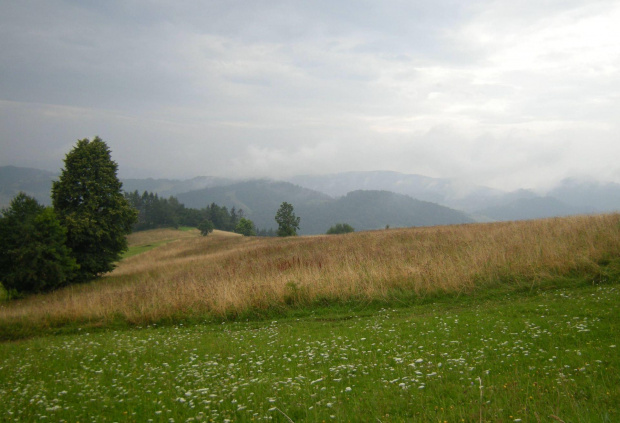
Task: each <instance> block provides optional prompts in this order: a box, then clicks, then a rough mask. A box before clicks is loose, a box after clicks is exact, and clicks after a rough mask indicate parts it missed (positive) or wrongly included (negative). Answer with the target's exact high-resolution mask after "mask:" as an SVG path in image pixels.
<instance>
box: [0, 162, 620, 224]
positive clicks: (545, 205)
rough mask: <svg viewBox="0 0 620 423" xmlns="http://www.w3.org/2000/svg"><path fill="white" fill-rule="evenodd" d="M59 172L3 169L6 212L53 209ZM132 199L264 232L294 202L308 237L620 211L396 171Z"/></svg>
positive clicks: (617, 191) (560, 188) (608, 190)
mask: <svg viewBox="0 0 620 423" xmlns="http://www.w3.org/2000/svg"><path fill="white" fill-rule="evenodd" d="M56 177H57V175H56V174H55V173H53V172H49V171H43V170H38V169H30V168H20V167H14V166H4V167H0V205H1V206H6V205H8V204H9V202H10V200H11V198H12V197H13V196H15V195H16V194H17V193H18V192H19V191H24V192H26V193H27V194H29V195H32V196H34V197H35V198H37V199H38V200H39V201H40V202H41V203H43V204H50V189H51V182H52V180H54V179H55V178H56ZM122 182H123V189H124V190H125V191H126V192H133V191H135V190H137V191H139V192H140V193H142V192H143V191H149V192H154V193H157V194H159V196H161V197H166V198H167V197H169V196H175V197H177V198H178V199H179V201H180V202H181V203H182V204H185V205H186V207H191V208H203V207H205V206H207V205H208V204H211V203H216V204H218V205H220V206H226V207H228V208H232V207H235V208H236V209H237V210H239V209H242V210H243V211H244V213H246V215H247V216H248V217H249V218H250V219H252V220H253V221H254V222H255V224H256V225H257V226H258V227H259V228H261V229H268V228H270V227H273V226H274V225H275V223H274V221H273V216H274V215H275V212H276V210H277V208H278V206H279V205H280V204H281V203H282V202H283V201H287V202H289V203H291V204H293V205H294V207H295V210H296V212H297V214H298V215H299V216H302V229H301V232H302V233H305V234H310V233H324V232H325V230H326V229H327V228H329V226H330V225H333V224H335V223H341V222H346V223H349V224H351V225H353V226H354V227H355V228H356V229H357V230H364V229H378V228H381V227H385V225H390V226H392V227H398V226H430V225H439V224H453V223H468V222H474V221H502V220H523V219H535V218H544V217H553V216H565V215H571V214H580V213H599V212H611V211H618V210H620V184H616V183H601V182H595V181H588V180H580V179H565V180H563V181H562V182H561V183H560V184H559V185H557V186H555V187H554V188H552V189H551V190H549V191H547V192H540V193H536V192H533V191H531V190H516V191H511V192H505V191H501V190H497V189H492V188H488V187H484V186H477V185H468V184H464V183H461V182H459V181H455V180H450V179H441V178H431V177H426V176H422V175H412V174H403V173H398V172H389V171H371V172H346V173H336V174H331V175H320V176H316V175H313V176H303V175H300V176H295V177H292V178H289V179H288V180H287V181H274V180H268V179H251V180H244V181H240V180H234V179H227V178H218V177H210V176H200V177H195V178H192V179H186V180H173V179H152V178H148V179H124V180H122Z"/></svg>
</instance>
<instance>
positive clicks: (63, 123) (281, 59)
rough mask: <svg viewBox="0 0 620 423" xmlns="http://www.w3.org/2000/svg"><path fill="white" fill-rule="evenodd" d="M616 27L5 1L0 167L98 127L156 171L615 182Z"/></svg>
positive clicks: (559, 15)
mask: <svg viewBox="0 0 620 423" xmlns="http://www.w3.org/2000/svg"><path fill="white" fill-rule="evenodd" d="M35 7H36V8H37V9H38V10H39V11H40V12H41V13H37V14H33V13H31V11H32V9H33V8H35ZM43 12H45V13H43ZM618 21H620V5H618V4H617V2H615V1H585V0H583V1H582V0H571V1H568V2H567V1H552V0H546V1H540V0H538V1H536V2H534V1H531V0H524V1H523V2H506V1H499V0H497V1H493V0H481V1H476V2H456V1H451V0H445V1H440V2H413V3H412V2H396V1H394V2H391V1H388V2H382V3H376V4H374V3H369V4H366V7H364V8H360V7H358V4H357V3H353V2H351V3H349V2H336V3H334V2H315V3H308V4H296V3H287V2H273V3H270V4H269V5H267V4H258V3H253V2H244V1H242V2H239V3H235V4H234V5H231V4H228V3H216V2H198V1H196V2H167V1H160V2H158V3H156V4H155V5H153V6H152V7H150V8H145V7H144V5H143V4H142V3H141V2H132V1H129V2H124V3H122V4H117V3H101V4H97V5H87V4H81V3H69V2H64V1H62V0H55V1H52V2H47V1H31V2H19V3H11V2H8V3H7V2H5V3H3V4H2V5H0V35H1V36H0V48H1V49H2V51H3V56H2V57H1V58H0V72H2V75H3V78H0V93H1V94H0V109H1V110H2V116H0V140H1V141H0V147H1V148H2V152H3V154H2V158H1V159H0V165H4V164H15V165H37V166H41V167H47V168H58V167H60V166H61V160H62V157H63V156H64V154H65V153H66V152H67V151H68V149H69V148H70V145H72V144H73V143H74V142H75V140H76V139H78V138H83V137H87V136H92V135H95V134H98V135H101V136H102V137H103V138H104V139H105V140H106V141H108V142H109V143H110V144H111V145H112V147H113V148H112V149H113V153H114V154H115V155H116V156H115V158H116V160H117V161H118V162H119V164H120V165H121V172H123V169H128V170H127V171H126V172H129V169H134V170H135V171H136V172H137V171H138V170H139V172H140V174H142V175H144V174H150V175H152V176H166V177H172V176H177V177H188V176H195V175H199V174H216V175H222V176H256V177H276V176H288V175H291V174H293V173H326V172H338V171H346V170H373V169H386V170H396V171H401V172H410V173H421V174H427V175H429V176H438V177H441V176H445V177H455V178H466V179H468V180H471V181H473V182H476V183H482V184H489V185H493V186H496V187H505V188H516V187H519V186H525V187H535V186H543V185H545V184H547V185H548V184H550V183H552V182H554V181H557V180H559V179H560V178H562V177H565V176H569V175H571V174H573V173H574V174H584V175H585V174H587V175H591V176H593V177H596V178H607V179H611V180H615V181H618V182H620V170H619V166H618V165H617V164H616V163H615V161H614V160H613V159H612V158H613V157H614V156H615V157H617V156H618V153H620V151H619V148H618V147H617V145H619V144H618V143H617V134H618V133H620V128H619V125H618V123H617V116H618V115H620V95H619V94H617V93H619V92H620V77H619V75H620V72H619V71H620V41H618V40H620V26H618V25H617V22H618ZM26 148H27V149H28V150H26Z"/></svg>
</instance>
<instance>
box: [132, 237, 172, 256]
mask: <svg viewBox="0 0 620 423" xmlns="http://www.w3.org/2000/svg"><path fill="white" fill-rule="evenodd" d="M172 241H174V240H173V239H168V240H164V241H158V242H151V243H150V244H145V245H135V246H131V247H129V248H128V249H127V251H125V252H124V253H123V255H122V257H121V260H122V259H126V258H129V257H132V256H136V255H138V254H142V253H144V252H146V251H149V250H152V249H153V248H157V247H159V246H161V245H164V244H167V243H169V242H172Z"/></svg>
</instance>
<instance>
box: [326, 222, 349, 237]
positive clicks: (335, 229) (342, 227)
mask: <svg viewBox="0 0 620 423" xmlns="http://www.w3.org/2000/svg"><path fill="white" fill-rule="evenodd" d="M350 232H355V229H353V226H351V225H349V224H347V223H337V224H336V225H334V226H332V227H331V228H329V229H328V230H327V235H335V234H348V233H350Z"/></svg>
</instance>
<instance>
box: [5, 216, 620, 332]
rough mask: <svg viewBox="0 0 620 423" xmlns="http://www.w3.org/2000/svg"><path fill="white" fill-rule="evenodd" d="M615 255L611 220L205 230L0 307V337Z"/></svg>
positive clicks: (473, 285) (616, 235)
mask: <svg viewBox="0 0 620 423" xmlns="http://www.w3.org/2000/svg"><path fill="white" fill-rule="evenodd" d="M144 236H148V235H146V234H145V235H144ZM149 242H154V241H153V240H150V241H149ZM619 256H620V214H609V215H597V216H577V217H568V218H556V219H545V220H537V221H528V222H509V223H493V224H471V225H458V226H443V227H432V228H409V229H393V230H385V231H371V232H360V233H353V234H346V235H337V236H315V237H299V238H285V239H264V238H245V237H229V236H224V235H223V234H213V235H210V236H209V237H205V238H202V237H188V238H186V239H183V240H181V241H177V242H171V243H168V244H166V245H163V246H161V247H159V248H156V249H154V250H151V251H148V252H146V253H143V254H140V255H136V256H133V257H129V258H127V259H125V260H123V261H122V262H121V263H120V264H119V266H118V268H117V269H116V270H115V271H114V272H113V273H111V274H110V275H108V276H106V277H104V278H101V279H100V280H98V281H96V282H93V283H91V284H87V285H82V286H74V287H69V288H66V289H64V290H61V291H58V292H55V293H52V294H48V295H42V296H33V297H30V298H27V299H24V300H20V301H16V302H13V303H4V304H3V305H2V307H1V308H0V329H1V328H2V327H5V328H6V327H9V326H11V325H18V326H25V325H32V326H38V327H42V326H43V327H44V326H54V327H55V326H61V325H63V324H66V323H70V322H79V323H84V322H90V323H91V324H107V323H110V322H112V321H115V320H117V319H121V320H123V321H127V322H130V323H133V324H145V323H150V322H157V321H162V320H166V319H177V318H180V317H196V316H215V317H226V316H231V315H239V314H243V313H247V312H249V311H260V310H270V309H274V308H276V309H277V308H279V307H289V306H296V305H308V304H313V303H317V302H332V301H376V300H379V301H392V300H398V299H399V298H400V299H403V298H404V299H406V298H411V297H412V296H425V295H435V294H441V293H448V294H450V293H454V294H456V293H469V292H472V291H474V290H476V289H479V288H484V287H489V286H497V285H498V284H506V283H508V284H523V285H527V286H529V285H532V286H535V285H536V284H537V282H538V281H540V280H543V279H548V278H549V277H556V276H562V275H567V274H569V273H571V272H583V273H589V274H594V273H596V271H597V269H598V266H599V264H600V263H601V262H605V261H607V260H610V259H613V258H617V257H619Z"/></svg>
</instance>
